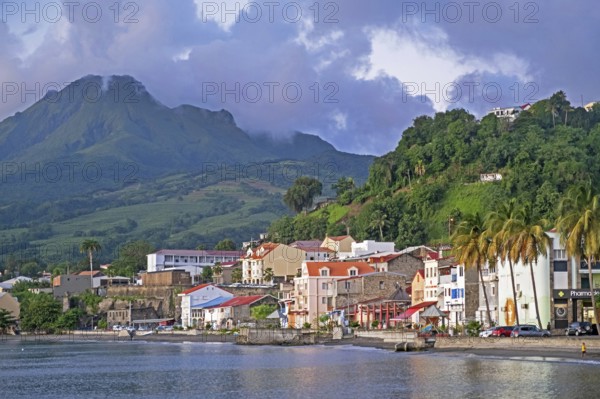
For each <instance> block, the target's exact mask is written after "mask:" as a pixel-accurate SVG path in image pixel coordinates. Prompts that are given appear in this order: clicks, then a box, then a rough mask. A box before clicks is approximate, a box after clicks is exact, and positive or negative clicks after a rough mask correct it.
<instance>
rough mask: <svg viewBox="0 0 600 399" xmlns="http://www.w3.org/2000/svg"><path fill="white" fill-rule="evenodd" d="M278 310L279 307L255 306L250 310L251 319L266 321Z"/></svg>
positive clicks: (269, 305) (268, 305)
mask: <svg viewBox="0 0 600 399" xmlns="http://www.w3.org/2000/svg"><path fill="white" fill-rule="evenodd" d="M275 309H277V305H271V304H262V305H257V306H254V307H253V308H251V309H250V317H252V318H253V319H255V320H265V319H266V318H267V316H269V315H270V314H271V313H273V312H274V311H275Z"/></svg>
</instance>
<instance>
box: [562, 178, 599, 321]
mask: <svg viewBox="0 0 600 399" xmlns="http://www.w3.org/2000/svg"><path fill="white" fill-rule="evenodd" d="M558 214H559V217H558V220H557V222H556V226H557V229H558V232H559V234H560V239H561V242H562V243H563V245H564V246H565V249H566V251H567V253H568V254H569V256H572V257H574V258H575V259H576V261H577V264H578V265H580V264H581V259H585V260H586V263H587V269H588V279H589V282H590V295H591V296H590V298H592V301H591V302H592V309H593V310H594V317H595V319H596V327H597V328H598V331H600V320H598V307H597V306H596V301H594V300H593V298H594V275H593V273H592V265H593V264H594V263H595V262H597V261H598V260H600V196H599V194H598V193H597V192H596V191H595V190H594V188H593V186H592V183H591V182H590V181H588V182H587V183H586V184H578V185H576V186H573V187H572V188H570V189H569V190H568V191H567V195H566V196H565V197H563V198H562V200H561V202H560V205H559V208H558Z"/></svg>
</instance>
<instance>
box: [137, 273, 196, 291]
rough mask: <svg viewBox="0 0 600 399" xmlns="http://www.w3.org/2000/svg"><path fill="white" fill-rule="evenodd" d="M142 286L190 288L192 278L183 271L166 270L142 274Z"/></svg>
mask: <svg viewBox="0 0 600 399" xmlns="http://www.w3.org/2000/svg"><path fill="white" fill-rule="evenodd" d="M142 285H143V286H146V287H172V286H181V287H190V286H191V285H192V276H190V273H189V272H187V271H185V270H178V269H168V270H163V271H158V272H148V273H143V274H142Z"/></svg>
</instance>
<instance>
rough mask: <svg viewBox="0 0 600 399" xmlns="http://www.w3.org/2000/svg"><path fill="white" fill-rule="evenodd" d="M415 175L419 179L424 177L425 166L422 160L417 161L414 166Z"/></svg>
mask: <svg viewBox="0 0 600 399" xmlns="http://www.w3.org/2000/svg"><path fill="white" fill-rule="evenodd" d="M415 175H417V176H419V177H422V176H423V175H425V164H423V160H421V159H419V160H418V161H417V164H416V165H415Z"/></svg>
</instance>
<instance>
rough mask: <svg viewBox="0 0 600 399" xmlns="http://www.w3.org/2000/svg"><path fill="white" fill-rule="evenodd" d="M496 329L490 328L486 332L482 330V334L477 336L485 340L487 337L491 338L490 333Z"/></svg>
mask: <svg viewBox="0 0 600 399" xmlns="http://www.w3.org/2000/svg"><path fill="white" fill-rule="evenodd" d="M495 328H496V327H492V328H488V329H487V330H483V331H482V332H480V333H479V336H480V337H481V338H487V337H491V336H492V333H493V332H494V329H495Z"/></svg>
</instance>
